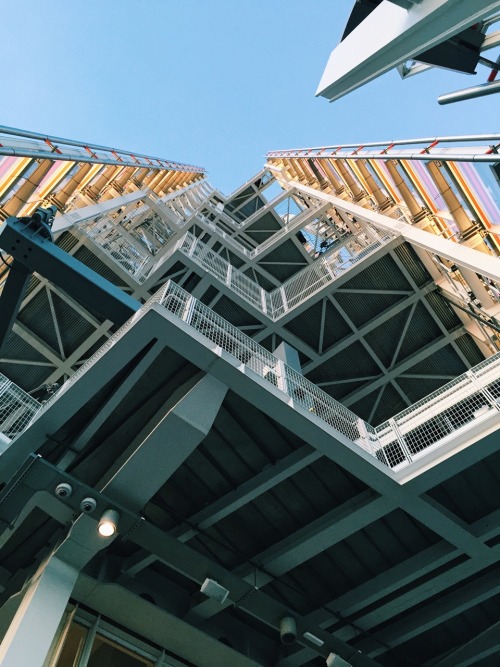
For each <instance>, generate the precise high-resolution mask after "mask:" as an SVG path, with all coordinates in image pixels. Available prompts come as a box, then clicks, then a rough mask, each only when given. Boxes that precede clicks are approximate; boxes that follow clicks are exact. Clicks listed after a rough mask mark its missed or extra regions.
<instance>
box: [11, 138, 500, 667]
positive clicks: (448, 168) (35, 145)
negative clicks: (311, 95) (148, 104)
mask: <svg viewBox="0 0 500 667" xmlns="http://www.w3.org/2000/svg"><path fill="white" fill-rule="evenodd" d="M0 144H1V147H0V153H1V154H2V155H4V156H5V157H4V158H3V159H2V161H0V178H1V180H0V197H1V199H0V217H1V219H2V220H4V223H3V225H2V227H1V228H0V248H1V249H2V267H3V268H2V269H0V271H3V280H2V278H0V280H2V288H3V292H2V297H1V298H2V300H1V301H0V307H2V313H4V312H5V313H6V314H7V315H6V316H5V317H4V315H3V314H2V318H4V319H3V322H4V323H6V322H7V320H8V322H9V326H8V327H7V326H5V327H4V328H5V329H6V331H5V336H4V341H3V346H2V348H1V350H0V373H1V376H0V378H1V384H0V446H1V449H0V451H1V452H2V453H1V457H0V462H1V464H2V465H1V466H0V470H1V473H0V474H1V482H2V483H3V488H2V490H1V491H0V520H1V534H0V576H1V579H0V586H1V589H0V590H1V591H2V592H1V595H0V602H1V605H2V606H1V608H0V635H1V636H3V641H2V644H1V648H0V664H2V665H5V667H19V665H24V664H26V665H27V664H29V665H32V666H33V667H34V666H35V665H36V666H38V665H39V666H40V667H42V666H43V667H101V665H120V666H124V667H137V666H142V667H144V666H145V665H146V666H148V667H152V666H153V665H159V666H163V667H167V666H172V667H178V666H179V667H180V666H188V665H200V666H205V665H207V666H211V665H213V666H220V665H228V666H231V667H232V666H233V665H234V666H240V665H241V666H242V667H250V666H254V667H255V666H256V665H266V666H267V665H276V666H279V667H292V666H299V665H325V664H328V665H336V666H342V665H346V664H347V665H352V666H368V665H372V666H373V665H387V666H391V667H392V666H394V667H405V666H406V665H408V666H410V665H416V664H418V665H428V666H430V665H433V666H434V667H437V666H438V665H439V666H440V667H445V666H447V665H450V666H453V667H458V666H459V665H464V666H465V665H472V664H474V665H480V666H481V667H489V666H493V665H496V664H497V663H498V654H499V641H498V638H497V635H499V634H500V633H498V627H497V626H498V621H497V619H498V612H499V607H500V599H499V596H498V585H499V583H500V579H499V569H498V548H499V544H498V543H499V535H500V532H499V530H498V525H499V522H498V516H499V512H500V507H499V496H498V481H499V479H498V478H499V473H498V471H499V466H498V463H499V454H498V434H497V429H498V425H499V422H500V403H499V400H498V399H499V398H500V347H499V346H500V342H499V338H498V334H499V332H500V318H499V315H498V313H499V311H500V268H499V266H500V265H499V260H498V256H499V253H500V247H499V238H500V237H499V233H500V222H499V221H500V216H499V206H500V188H499V186H498V174H499V169H498V168H499V155H498V152H497V149H498V146H499V145H500V136H499V135H493V136H481V137H462V138H460V137H458V138H457V137H454V138H451V139H447V138H429V139H417V140H415V141H414V142H393V143H391V144H389V145H387V144H366V145H364V146H343V147H340V146H330V147H319V148H302V149H291V150H281V151H273V152H270V153H269V154H268V155H267V161H266V164H265V165H264V167H263V169H262V170H261V172H259V173H258V174H257V175H255V176H254V177H253V178H251V179H250V180H249V181H247V182H246V183H245V184H243V185H242V186H241V187H240V188H238V189H237V190H236V191H235V192H234V193H232V194H231V195H230V196H226V195H224V194H223V193H221V192H220V191H218V190H217V189H215V188H214V187H213V186H212V185H211V184H210V183H209V182H208V181H207V179H206V177H205V174H204V172H203V170H202V169H200V168H197V167H193V166H192V165H185V164H181V163H176V162H172V161H167V160H163V159H158V158H153V157H151V156H144V155H138V154H132V153H130V152H127V151H119V150H116V149H112V148H108V147H102V146H91V145H88V144H85V143H83V142H74V141H69V140H64V139H60V138H57V137H44V136H42V135H37V134H34V133H30V132H21V131H19V130H13V129H11V128H1V136H0ZM48 205H53V206H55V207H56V209H57V211H58V212H57V215H56V216H55V219H54V222H53V225H52V236H53V240H51V238H48V237H47V236H41V235H40V228H39V227H37V228H35V227H33V224H34V223H33V219H34V218H33V214H34V213H35V211H36V209H37V207H40V206H42V207H47V206H48ZM16 234H17V236H16ZM16 262H17V264H16ZM19 267H21V268H22V270H24V269H26V276H27V277H26V285H25V291H24V292H23V294H22V299H19V303H16V302H15V299H14V298H13V297H12V296H10V297H9V295H10V294H11V293H12V285H15V280H20V278H19V276H17V278H16V268H18V269H19V271H18V273H22V271H21V268H19ZM30 276H31V277H30ZM9 280H10V283H9ZM115 303H118V304H119V306H120V307H121V308H122V309H121V310H120V308H117V309H115V308H114V304H115ZM17 306H19V309H18V310H17V309H16V312H15V313H14V315H15V318H13V317H11V316H10V314H9V313H10V311H11V310H12V309H13V308H15V307H17ZM12 312H13V311H12ZM11 320H12V321H11Z"/></svg>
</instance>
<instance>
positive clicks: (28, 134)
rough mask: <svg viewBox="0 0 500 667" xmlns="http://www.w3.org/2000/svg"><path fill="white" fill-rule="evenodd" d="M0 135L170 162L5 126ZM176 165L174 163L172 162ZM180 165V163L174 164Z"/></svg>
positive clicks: (0, 130) (165, 160)
mask: <svg viewBox="0 0 500 667" xmlns="http://www.w3.org/2000/svg"><path fill="white" fill-rule="evenodd" d="M0 134H11V135H14V136H18V137H25V138H27V139H38V140H39V141H45V142H47V141H49V142H50V143H54V142H57V143H59V144H67V145H68V146H78V147H79V148H85V149H87V148H90V149H91V150H99V151H107V152H109V153H113V152H114V153H119V154H120V155H128V156H129V157H130V156H133V157H142V158H145V159H147V160H159V161H160V162H172V160H167V159H165V158H158V157H152V156H151V155H143V154H142V153H135V152H134V151H125V150H122V149H120V148H110V147H109V146H99V145H98V144H88V143H85V142H84V141H73V140H72V139H63V138H61V137H53V136H51V135H50V134H40V133H39V132H30V131H28V130H19V129H17V128H15V127H8V126H7V125H0ZM173 162H174V163H176V162H175V161H173ZM133 164H135V166H136V167H138V166H140V165H139V163H138V162H134V163H133ZM176 164H180V163H176Z"/></svg>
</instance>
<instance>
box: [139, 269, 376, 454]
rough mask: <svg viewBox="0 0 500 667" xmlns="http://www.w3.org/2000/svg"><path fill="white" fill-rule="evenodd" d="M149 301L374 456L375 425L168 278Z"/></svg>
mask: <svg viewBox="0 0 500 667" xmlns="http://www.w3.org/2000/svg"><path fill="white" fill-rule="evenodd" d="M149 303H159V304H160V305H162V306H163V307H164V308H166V309H167V310H169V311H170V312H171V313H173V314H174V315H176V316H177V317H179V318H180V319H181V320H183V321H184V322H186V324H188V325H189V326H190V327H192V328H193V329H195V330H196V331H198V332H200V333H201V334H202V335H203V336H205V337H206V338H208V339H209V340H211V341H212V342H213V343H215V344H216V345H218V346H219V347H221V348H222V349H223V350H225V351H226V352H229V354H231V355H232V356H234V357H236V358H237V359H238V360H239V361H240V362H242V363H244V364H245V365H246V366H247V367H248V368H250V369H251V370H253V371H254V372H255V373H257V375H259V376H260V377H261V378H263V379H264V380H266V381H267V382H269V383H271V384H272V385H274V386H275V387H278V388H279V389H281V390H282V391H284V392H285V393H286V394H288V396H290V397H291V398H293V400H294V402H295V403H297V404H299V405H301V406H302V407H304V408H306V409H307V410H308V411H309V412H311V413H312V414H316V415H317V416H318V417H319V418H320V419H322V420H323V421H325V422H326V423H328V424H329V425H330V426H332V427H333V428H335V429H336V430H337V431H339V432H340V433H342V434H343V435H344V436H346V437H347V438H348V439H349V440H352V441H354V442H356V443H357V444H358V445H360V446H361V447H362V448H363V449H365V450H366V451H368V452H369V453H370V454H372V455H373V456H375V455H376V454H375V452H376V448H375V447H374V446H373V442H372V438H373V437H374V430H373V428H372V427H371V426H370V425H369V424H367V423H365V422H364V421H363V420H362V419H360V418H359V417H358V416H357V415H355V414H354V413H353V412H351V411H350V410H349V409H348V408H346V407H345V406H343V405H341V404H340V403H338V402H337V401H336V400H335V399H333V398H332V397H331V396H329V395H328V394H326V393H325V392H324V391H322V390H321V389H320V388H319V387H317V386H316V385H314V384H313V383H312V382H310V381H309V380H307V379H306V378H305V377H304V376H303V375H301V374H300V373H298V372H297V371H295V370H293V369H292V368H290V367H289V366H287V365H286V364H284V363H283V362H282V361H281V360H280V359H278V358H277V357H275V356H274V355H273V354H271V352H268V351H267V350H266V349H265V348H263V347H262V346H261V345H259V344H258V343H256V342H255V341H254V340H253V339H252V338H250V337H249V336H247V335H245V334H244V333H243V332H242V331H240V330H239V329H238V328H237V327H235V326H233V325H232V324H230V323H229V322H227V321H226V320H225V319H224V318H222V317H221V316H220V315H218V314H217V313H215V312H214V311H213V310H211V309H210V308H208V306H205V305H204V304H203V303H201V302H200V301H198V300H197V299H195V298H194V297H192V296H191V295H190V294H189V292H186V291H185V290H183V289H182V288H180V287H179V286H178V285H176V284H175V283H174V282H172V281H169V282H168V283H167V284H166V285H165V286H164V287H163V288H162V289H161V290H160V291H159V292H158V293H157V294H156V295H155V296H154V297H153V299H152V300H151V301H150V302H149Z"/></svg>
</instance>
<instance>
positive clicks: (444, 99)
mask: <svg viewBox="0 0 500 667" xmlns="http://www.w3.org/2000/svg"><path fill="white" fill-rule="evenodd" d="M493 93H500V81H492V82H491V83H480V84H479V85H477V86H472V87H471V88H462V90H456V91H455V92H454V93H446V94H445V95H440V96H439V97H438V103H439V104H452V103H453V102H462V101H463V100H472V99H473V98H475V97H484V96H485V95H493Z"/></svg>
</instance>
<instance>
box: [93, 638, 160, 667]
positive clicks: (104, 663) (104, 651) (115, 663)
mask: <svg viewBox="0 0 500 667" xmlns="http://www.w3.org/2000/svg"><path fill="white" fill-rule="evenodd" d="M87 667H153V663H151V662H149V661H148V660H146V659H145V658H140V657H139V656H138V655H134V654H133V653H132V652H131V651H129V650H127V649H125V648H123V647H122V646H118V645H117V644H114V643H113V642H111V641H110V640H109V639H106V637H101V636H100V635H97V637H96V638H95V641H94V644H93V646H92V651H91V654H90V658H89V661H88V663H87Z"/></svg>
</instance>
